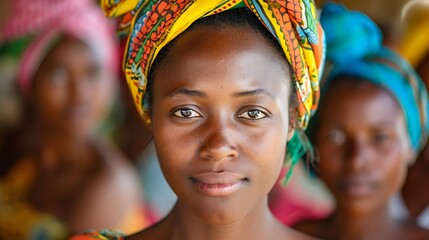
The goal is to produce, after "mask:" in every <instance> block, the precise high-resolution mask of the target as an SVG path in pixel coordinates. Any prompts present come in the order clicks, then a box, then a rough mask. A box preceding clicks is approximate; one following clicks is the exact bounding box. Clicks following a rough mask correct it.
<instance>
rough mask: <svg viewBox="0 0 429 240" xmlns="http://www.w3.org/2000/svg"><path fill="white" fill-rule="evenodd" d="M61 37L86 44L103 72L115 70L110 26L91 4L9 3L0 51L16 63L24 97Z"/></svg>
mask: <svg viewBox="0 0 429 240" xmlns="http://www.w3.org/2000/svg"><path fill="white" fill-rule="evenodd" d="M64 36H67V37H73V38H76V39H78V40H80V41H82V42H84V43H86V44H87V45H88V46H89V47H90V49H91V50H92V51H94V54H95V57H96V58H97V61H98V62H99V63H100V64H101V65H102V66H103V67H105V69H106V70H110V71H112V70H114V69H115V68H116V67H115V65H116V60H117V58H116V48H115V34H114V28H113V25H112V24H111V23H109V21H108V20H107V19H106V18H105V17H104V16H103V13H102V12H101V10H100V9H99V8H98V7H97V5H95V4H94V3H93V1H92V0H61V1H58V0H37V1H36V0H33V1H27V0H14V1H11V13H10V14H9V17H8V18H7V19H6V21H5V24H4V26H3V28H2V31H1V35H0V47H1V51H2V52H3V53H4V52H6V54H4V55H5V56H3V57H8V58H14V59H13V60H12V61H16V62H17V63H18V65H19V66H18V69H17V80H18V82H19V85H20V88H21V90H22V91H23V92H24V93H25V92H28V91H29V88H30V86H31V82H32V80H33V78H34V74H36V71H37V69H38V67H39V66H40V64H41V62H42V61H43V59H44V58H45V57H46V55H47V54H48V52H49V51H50V50H51V48H52V47H53V45H55V44H56V43H57V42H58V41H59V40H60V39H61V37H64ZM113 72H114V71H113Z"/></svg>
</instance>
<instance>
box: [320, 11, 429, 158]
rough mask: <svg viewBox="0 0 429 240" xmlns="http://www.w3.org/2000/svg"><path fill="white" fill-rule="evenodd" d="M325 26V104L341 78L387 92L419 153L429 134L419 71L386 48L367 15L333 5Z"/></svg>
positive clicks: (325, 16) (427, 108)
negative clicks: (354, 79)
mask: <svg viewBox="0 0 429 240" xmlns="http://www.w3.org/2000/svg"><path fill="white" fill-rule="evenodd" d="M321 23H322V26H323V28H324V29H325V32H326V40H327V68H326V70H327V72H326V74H325V76H324V77H323V80H322V82H321V91H322V101H323V97H324V94H325V93H326V90H327V88H328V87H329V84H330V82H331V81H332V80H333V79H335V78H336V77H338V76H352V77H358V78H361V79H364V80H366V81H369V82H371V83H372V84H374V85H376V86H379V87H382V88H383V89H386V90H387V91H388V92H390V93H391V95H392V96H393V97H394V98H395V99H396V101H397V102H398V103H399V105H400V107H401V109H402V111H403V113H404V117H405V121H406V125H407V129H408V135H409V139H410V143H411V146H412V147H413V149H414V150H415V151H419V150H420V149H421V147H422V146H423V145H424V143H425V142H426V139H427V136H428V133H429V120H428V112H429V105H428V104H429V100H428V92H427V90H426V87H425V85H424V83H423V81H422V80H421V79H420V78H419V76H418V75H417V73H416V72H415V70H414V69H413V68H412V67H411V66H410V64H409V63H407V62H406V61H405V60H404V59H403V58H401V57H400V56H399V55H398V54H396V53H394V52H393V51H391V50H389V49H387V48H385V47H383V45H382V35H381V31H380V30H379V29H378V27H377V25H376V24H375V23H374V22H373V21H372V20H371V19H369V18H368V17H367V16H365V15H364V14H362V13H360V12H354V11H348V10H347V9H345V8H344V7H343V6H341V5H338V4H333V3H329V4H326V5H325V6H324V7H323V9H322V14H321ZM345 29H347V31H345Z"/></svg>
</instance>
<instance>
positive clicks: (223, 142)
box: [200, 126, 239, 161]
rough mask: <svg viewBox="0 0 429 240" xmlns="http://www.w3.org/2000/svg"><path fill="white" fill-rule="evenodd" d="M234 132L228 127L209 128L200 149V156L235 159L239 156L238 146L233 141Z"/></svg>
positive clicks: (213, 158)
mask: <svg viewBox="0 0 429 240" xmlns="http://www.w3.org/2000/svg"><path fill="white" fill-rule="evenodd" d="M232 135H233V132H232V131H229V130H228V129H227V128H226V127H219V126H218V127H215V128H213V129H211V130H209V134H208V135H207V138H206V139H205V141H204V142H203V144H202V146H201V150H200V157H201V158H203V159H207V160H214V161H224V160H233V159H236V158H237V157H238V156H239V151H238V148H237V146H236V145H235V144H234V143H233V142H232V139H233V136H232Z"/></svg>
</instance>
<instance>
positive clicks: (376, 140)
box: [372, 133, 391, 143]
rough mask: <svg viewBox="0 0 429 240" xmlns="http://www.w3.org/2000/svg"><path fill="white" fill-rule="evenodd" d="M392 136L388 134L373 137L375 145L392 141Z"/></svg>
mask: <svg viewBox="0 0 429 240" xmlns="http://www.w3.org/2000/svg"><path fill="white" fill-rule="evenodd" d="M390 138H391V137H390V135H389V134H387V133H378V134H375V135H374V136H373V137H372V140H373V142H374V143H384V142H387V141H388V140H390Z"/></svg>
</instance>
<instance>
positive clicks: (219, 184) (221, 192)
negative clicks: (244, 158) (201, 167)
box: [189, 172, 248, 197]
mask: <svg viewBox="0 0 429 240" xmlns="http://www.w3.org/2000/svg"><path fill="white" fill-rule="evenodd" d="M189 179H190V180H191V182H192V183H193V185H194V186H195V187H196V189H197V190H198V191H200V192H201V193H203V194H205V195H207V196H211V197H221V196H228V195H231V194H233V193H235V192H236V191H238V190H239V189H240V188H241V187H242V186H243V185H244V183H246V182H247V181H248V179H247V178H245V177H244V176H242V175H240V174H237V173H231V172H204V173H200V174H198V175H196V176H194V177H190V178H189Z"/></svg>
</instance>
